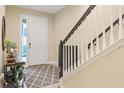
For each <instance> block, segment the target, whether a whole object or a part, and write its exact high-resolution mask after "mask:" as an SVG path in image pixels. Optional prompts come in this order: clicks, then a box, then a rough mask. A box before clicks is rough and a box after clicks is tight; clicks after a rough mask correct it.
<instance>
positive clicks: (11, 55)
mask: <svg viewBox="0 0 124 93" xmlns="http://www.w3.org/2000/svg"><path fill="white" fill-rule="evenodd" d="M4 45H5V50H6V53H7V57H6V61H7V63H12V62H14V60H15V54H16V53H15V52H16V50H15V49H16V48H17V46H16V43H15V42H12V41H9V40H5V41H4Z"/></svg>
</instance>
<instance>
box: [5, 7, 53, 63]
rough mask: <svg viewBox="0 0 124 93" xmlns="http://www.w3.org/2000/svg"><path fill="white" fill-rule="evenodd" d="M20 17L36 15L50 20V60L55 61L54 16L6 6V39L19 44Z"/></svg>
mask: <svg viewBox="0 0 124 93" xmlns="http://www.w3.org/2000/svg"><path fill="white" fill-rule="evenodd" d="M20 15H36V16H42V17H47V18H48V60H49V61H54V60H55V55H54V53H55V52H54V50H55V48H54V45H55V44H54V41H55V40H54V30H53V15H49V14H47V13H44V12H38V11H33V10H29V9H24V8H18V7H15V6H6V25H7V26H6V39H9V40H12V41H15V42H17V44H19V31H20V27H19V26H20Z"/></svg>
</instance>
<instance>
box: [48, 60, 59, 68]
mask: <svg viewBox="0 0 124 93" xmlns="http://www.w3.org/2000/svg"><path fill="white" fill-rule="evenodd" d="M46 64H52V65H55V66H57V67H58V63H57V62H56V61H47V63H46Z"/></svg>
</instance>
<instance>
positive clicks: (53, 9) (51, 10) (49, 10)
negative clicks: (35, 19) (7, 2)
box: [16, 5, 65, 14]
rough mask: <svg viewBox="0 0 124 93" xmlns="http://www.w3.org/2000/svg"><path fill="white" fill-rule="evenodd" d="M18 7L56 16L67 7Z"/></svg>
mask: <svg viewBox="0 0 124 93" xmlns="http://www.w3.org/2000/svg"><path fill="white" fill-rule="evenodd" d="M16 6H17V7H22V8H28V9H32V10H36V11H40V12H46V13H50V14H54V13H56V12H58V11H60V10H61V9H63V8H64V7H65V5H16Z"/></svg>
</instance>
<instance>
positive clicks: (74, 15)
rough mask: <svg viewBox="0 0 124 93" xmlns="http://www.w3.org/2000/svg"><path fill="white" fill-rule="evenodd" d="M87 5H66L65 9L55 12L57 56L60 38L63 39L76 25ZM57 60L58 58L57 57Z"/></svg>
mask: <svg viewBox="0 0 124 93" xmlns="http://www.w3.org/2000/svg"><path fill="white" fill-rule="evenodd" d="M87 7H88V6H85V5H73V6H72V5H71V6H66V7H65V8H64V9H62V10H61V11H59V12H57V13H56V14H55V16H54V21H55V23H54V24H55V25H54V30H55V33H56V39H55V47H56V48H55V49H56V56H57V55H58V45H59V42H60V40H63V39H64V38H65V37H66V36H67V34H68V33H69V32H70V31H71V29H72V28H73V27H74V25H75V24H76V23H77V22H78V20H79V19H80V18H81V16H82V15H83V14H84V12H85V10H86V9H87ZM56 60H58V59H57V57H56Z"/></svg>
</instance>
